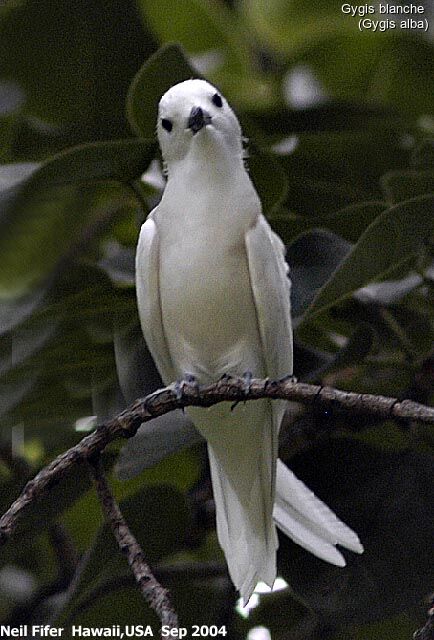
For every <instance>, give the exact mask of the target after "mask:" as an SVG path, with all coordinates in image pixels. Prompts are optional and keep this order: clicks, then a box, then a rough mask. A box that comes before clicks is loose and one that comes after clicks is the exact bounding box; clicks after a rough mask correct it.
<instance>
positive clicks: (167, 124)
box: [161, 118, 173, 133]
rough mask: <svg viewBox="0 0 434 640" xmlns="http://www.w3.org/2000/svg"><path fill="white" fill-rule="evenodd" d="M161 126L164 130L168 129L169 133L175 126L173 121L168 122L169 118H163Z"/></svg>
mask: <svg viewBox="0 0 434 640" xmlns="http://www.w3.org/2000/svg"><path fill="white" fill-rule="evenodd" d="M161 126H162V127H163V129H166V131H169V133H170V131H172V129H173V124H172V122H171V120H167V118H163V119H162V120H161Z"/></svg>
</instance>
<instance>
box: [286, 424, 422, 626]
mask: <svg viewBox="0 0 434 640" xmlns="http://www.w3.org/2000/svg"><path fill="white" fill-rule="evenodd" d="M362 425H363V422H361V426H362ZM384 427H385V425H383V429H382V431H383V433H384ZM383 439H385V436H383ZM290 466H291V470H292V471H294V473H295V474H296V475H297V477H299V478H300V479H301V480H302V481H303V482H305V483H306V484H307V486H308V487H309V488H310V489H312V491H314V493H315V494H316V495H317V496H318V497H319V498H321V500H324V501H325V503H326V504H327V505H328V506H329V507H330V508H331V509H333V511H334V512H335V513H336V514H337V516H338V517H339V518H341V519H342V520H343V521H344V522H345V523H346V524H348V525H349V526H350V527H351V528H352V529H353V530H354V531H356V532H357V534H358V535H359V537H360V540H361V542H362V544H363V545H364V548H365V552H364V553H363V554H362V555H356V554H353V553H351V552H345V557H346V559H347V566H346V567H335V566H333V565H331V564H328V563H326V562H323V561H321V560H319V559H318V558H315V557H314V556H313V555H312V554H309V553H308V552H306V551H305V550H304V549H302V548H301V547H298V546H297V545H295V544H294V543H292V542H290V541H289V540H288V538H286V537H285V536H280V547H279V554H278V566H279V571H280V572H281V575H283V577H284V578H285V579H286V581H287V582H288V583H289V584H290V586H291V587H292V589H293V591H294V592H295V594H296V595H297V597H298V598H300V599H301V601H302V602H303V603H304V604H305V605H306V606H308V607H309V608H311V609H313V610H314V611H316V612H317V614H319V615H320V616H322V617H323V619H324V620H329V621H330V622H333V623H335V624H345V625H346V624H363V623H366V622H370V621H375V620H378V619H383V618H385V617H387V616H391V615H394V614H397V613H399V612H402V611H406V610H408V609H409V608H410V607H412V606H413V605H416V604H417V603H418V602H419V601H421V600H422V598H423V597H424V595H425V594H426V593H427V592H429V591H430V589H431V584H432V562H431V556H432V547H433V542H434V540H433V530H434V521H433V516H434V513H433V510H432V508H431V504H432V501H433V500H434V486H433V483H432V482H431V481H430V479H431V477H432V475H433V473H434V462H433V459H432V456H430V455H427V454H421V453H416V452H414V451H411V450H408V448H407V449H406V450H404V451H383V450H381V449H378V448H373V447H371V446H367V445H366V444H363V443H361V442H356V441H354V440H350V439H349V438H334V439H333V440H332V441H330V442H328V443H325V442H321V444H320V445H319V446H315V447H313V448H311V449H310V450H309V451H306V452H305V453H302V454H300V455H297V456H295V457H293V458H292V459H291V461H290ZM415 522H417V523H418V526H417V527H415V526H414V523H415ZM325 593H326V594H327V597H324V594H325ZM385 637H388V636H385Z"/></svg>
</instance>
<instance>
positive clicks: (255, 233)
mask: <svg viewBox="0 0 434 640" xmlns="http://www.w3.org/2000/svg"><path fill="white" fill-rule="evenodd" d="M246 248H247V257H248V263H249V273H250V283H251V286H252V291H253V298H254V301H255V307H256V315H257V319H258V325H259V333H260V336H261V340H262V350H263V356H264V359H265V365H266V369H267V376H268V377H270V378H280V377H283V376H285V375H287V374H291V373H292V326H291V303H290V288H291V281H290V280H289V277H288V265H287V264H286V261H285V246H284V244H283V242H282V241H281V239H280V238H279V237H278V236H277V235H276V234H275V233H273V231H272V230H271V227H270V225H269V224H268V222H267V221H266V220H265V218H264V216H262V215H260V216H258V219H257V222H256V224H255V226H254V227H252V228H251V229H249V231H248V232H247V233H246Z"/></svg>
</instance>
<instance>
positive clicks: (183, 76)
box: [127, 44, 200, 138]
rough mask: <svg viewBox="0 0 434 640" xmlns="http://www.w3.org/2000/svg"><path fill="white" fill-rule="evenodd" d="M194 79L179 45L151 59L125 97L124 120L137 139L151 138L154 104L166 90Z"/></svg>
mask: <svg viewBox="0 0 434 640" xmlns="http://www.w3.org/2000/svg"><path fill="white" fill-rule="evenodd" d="M193 77H195V78H198V77H200V74H198V73H197V71H195V70H194V69H193V67H192V66H191V65H190V63H189V62H188V60H187V57H186V55H185V53H184V51H183V49H182V48H181V47H180V46H179V45H175V44H169V45H166V46H164V47H162V48H161V49H159V50H158V51H157V52H156V53H154V55H152V56H151V57H150V58H149V59H148V60H146V62H145V63H144V65H143V66H142V67H141V69H140V70H139V71H138V72H137V74H136V76H135V77H134V80H133V81H132V83H131V85H130V88H129V91H128V96H127V116H128V121H129V123H130V125H131V127H132V129H133V131H134V132H135V133H136V134H137V135H138V136H143V137H144V138H152V137H153V136H154V135H155V127H156V122H157V113H158V103H159V101H160V98H161V96H162V95H163V93H165V92H166V91H167V90H168V89H170V87H171V86H172V85H174V84H177V83H178V82H182V81H183V80H188V79H189V78H193Z"/></svg>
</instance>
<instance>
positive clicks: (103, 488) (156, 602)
mask: <svg viewBox="0 0 434 640" xmlns="http://www.w3.org/2000/svg"><path fill="white" fill-rule="evenodd" d="M89 462H90V469H91V473H92V476H93V479H94V481H95V487H96V490H97V493H98V497H99V500H100V503H101V508H102V510H103V512H104V516H105V518H106V520H107V522H108V523H109V525H110V527H111V529H112V531H113V535H114V537H115V539H116V542H117V543H118V545H119V549H120V550H121V551H122V553H124V554H125V556H126V558H127V560H128V564H129V565H130V568H131V571H132V572H133V574H134V577H135V579H136V582H137V584H138V585H139V587H140V591H141V592H142V594H143V597H144V598H145V600H146V602H147V603H148V604H149V606H150V607H151V608H152V609H153V610H154V611H155V613H156V614H157V615H158V617H159V618H160V620H161V624H162V625H166V626H167V627H168V628H169V629H177V628H178V618H177V615H176V613H175V610H174V608H173V606H172V603H171V601H170V598H169V593H168V591H167V590H166V589H164V588H163V587H162V586H161V584H160V583H159V582H158V581H157V580H156V578H155V577H154V575H153V574H152V571H151V569H150V567H149V565H148V564H147V563H146V560H145V558H144V555H143V551H142V549H141V547H140V545H139V543H138V542H137V540H136V538H135V537H134V535H133V534H132V533H131V531H130V529H129V527H128V525H127V523H126V522H125V520H124V517H123V515H122V513H121V510H120V508H119V505H118V504H117V502H116V500H115V498H114V496H113V494H112V492H111V490H110V487H109V485H108V482H107V479H106V477H105V474H104V469H103V465H102V462H101V458H100V457H99V455H98V456H95V457H94V458H92V460H90V461H89Z"/></svg>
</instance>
